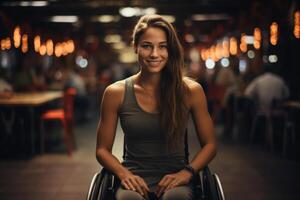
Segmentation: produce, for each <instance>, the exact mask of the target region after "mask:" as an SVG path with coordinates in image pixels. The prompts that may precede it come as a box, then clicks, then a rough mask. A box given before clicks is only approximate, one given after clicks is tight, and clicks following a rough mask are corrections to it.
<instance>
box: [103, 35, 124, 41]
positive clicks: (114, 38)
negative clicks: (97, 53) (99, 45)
mask: <svg viewBox="0 0 300 200" xmlns="http://www.w3.org/2000/svg"><path fill="white" fill-rule="evenodd" d="M121 40H122V38H121V36H120V35H118V34H111V35H106V36H105V37H104V41H105V42H106V43H117V42H120V41H121Z"/></svg>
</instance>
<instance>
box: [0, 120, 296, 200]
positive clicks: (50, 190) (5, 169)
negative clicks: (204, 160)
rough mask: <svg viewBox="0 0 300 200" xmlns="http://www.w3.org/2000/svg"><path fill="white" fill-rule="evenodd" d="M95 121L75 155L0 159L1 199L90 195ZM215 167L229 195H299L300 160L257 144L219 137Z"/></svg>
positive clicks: (82, 128)
mask: <svg viewBox="0 0 300 200" xmlns="http://www.w3.org/2000/svg"><path fill="white" fill-rule="evenodd" d="M96 126H97V122H96V121H94V122H89V123H86V124H81V125H78V126H77V127H76V129H75V132H76V139H77V143H78V150H77V152H76V153H75V154H74V155H73V156H72V157H68V156H67V155H66V154H65V153H64V152H58V151H54V150H53V149H51V150H48V152H47V153H46V154H45V155H42V156H36V157H34V158H32V159H29V160H14V161H3V160H2V161H0V199H1V200H8V199H9V200H18V199H22V200H29V199H30V200H35V199H44V200H60V199H61V200H69V199H70V200H71V199H72V200H82V199H85V197H86V193H87V191H88V187H89V183H90V181H91V179H92V176H93V174H94V173H95V172H97V171H98V169H99V168H100V166H99V165H98V164H97V162H96V160H95V156H94V149H95V138H96V136H95V131H96ZM217 130H218V129H217ZM59 132H60V133H61V130H58V133H59ZM190 132H193V130H192V129H190ZM121 135H122V133H121V131H120V129H118V134H117V137H116V144H115V146H114V153H115V154H116V155H117V156H118V157H120V155H121V150H122V146H123V144H122V140H121V138H122V137H121ZM195 141H196V140H195V137H194V136H193V134H191V136H190V137H189V142H190V151H191V154H193V152H194V151H195V149H197V147H198V144H197V143H195ZM51 145H59V144H57V143H54V144H51ZM210 168H211V170H212V171H213V172H216V173H217V174H218V175H219V177H220V179H221V181H222V184H223V188H224V191H225V194H226V198H227V199H230V200H239V199H243V200H248V199H249V200H254V199H255V200H260V199H261V200H269V199H270V200H271V199H272V200H274V199H278V200H279V199H280V200H285V199H286V200H296V199H297V200H299V199H300V184H299V178H300V162H299V161H293V160H288V159H287V158H284V157H282V156H280V154H278V153H270V152H269V151H268V150H267V149H264V148H261V147H260V146H258V145H251V146H250V145H246V144H241V143H238V142H233V141H230V142H220V144H219V150H218V154H217V156H216V158H215V159H214V160H213V162H212V163H211V164H210Z"/></svg>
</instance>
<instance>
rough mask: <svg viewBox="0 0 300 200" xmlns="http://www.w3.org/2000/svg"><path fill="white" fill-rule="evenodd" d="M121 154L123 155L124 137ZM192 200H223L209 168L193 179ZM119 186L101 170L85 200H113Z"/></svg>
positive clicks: (219, 188)
mask: <svg viewBox="0 0 300 200" xmlns="http://www.w3.org/2000/svg"><path fill="white" fill-rule="evenodd" d="M187 141H188V139H187V133H186V134H185V148H184V150H185V158H186V163H188V158H189V150H188V142H187ZM123 154H125V137H124V146H123ZM192 181H193V182H194V184H193V185H194V188H193V189H194V200H225V194H224V191H223V187H222V184H221V181H220V179H219V176H218V175H217V174H216V173H214V174H212V173H211V171H210V169H209V167H208V166H205V167H204V169H203V170H202V171H201V172H199V174H198V175H195V176H194V177H193V180H192ZM119 184H120V180H119V179H118V178H117V177H116V176H115V175H114V174H113V173H111V172H110V171H108V170H107V169H105V168H102V169H101V171H100V172H98V173H96V174H95V175H94V177H93V179H92V182H91V183H90V187H89V191H88V194H87V197H86V200H115V191H116V190H117V187H118V186H119Z"/></svg>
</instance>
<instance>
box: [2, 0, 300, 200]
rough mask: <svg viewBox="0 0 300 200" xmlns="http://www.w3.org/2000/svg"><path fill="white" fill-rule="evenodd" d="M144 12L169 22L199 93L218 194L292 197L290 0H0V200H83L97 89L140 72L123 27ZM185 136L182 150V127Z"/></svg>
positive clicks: (299, 143)
mask: <svg viewBox="0 0 300 200" xmlns="http://www.w3.org/2000/svg"><path fill="white" fill-rule="evenodd" d="M145 14H159V15H162V16H163V17H164V18H165V19H166V20H168V21H169V22H170V23H172V24H173V25H174V27H175V28H176V31H177V33H178V36H179V40H180V42H181V44H182V46H183V50H184V63H185V66H184V74H185V75H186V76H188V77H190V78H192V79H193V80H195V81H197V82H198V83H200V84H201V86H202V88H203V90H204V92H205V95H206V99H207V106H208V110H209V113H210V115H211V117H212V120H213V122H214V130H215V134H216V136H217V139H218V152H217V155H216V157H215V158H214V159H213V160H212V162H211V163H210V164H209V168H210V170H211V171H212V172H214V173H217V174H218V176H219V178H220V181H221V183H222V188H223V191H224V195H225V197H226V199H229V200H239V199H245V200H247V199H257V200H269V199H272V200H273V199H278V200H283V199H289V200H293V199H295V200H296V199H300V190H299V189H300V188H299V178H300V170H299V169H300V162H299V161H300V156H299V155H300V135H299V134H298V132H300V125H299V124H300V123H299V122H300V121H299V120H300V89H299V87H300V78H299V77H298V74H300V61H299V60H298V58H299V55H300V53H299V52H300V2H299V1H297V0H268V1H261V0H244V1H236V0H189V1H184V0H156V1H155V0H145V1H138V0H37V1H32V0H28V1H23V0H2V1H1V2H0V48H1V49H0V199H2V200H8V199H10V200H11V199H13V200H17V199H23V200H27V199H28V200H29V199H30V200H34V199H45V200H50V199H56V200H58V199H64V200H68V199H73V200H74V199H75V200H76V199H78V200H79V199H85V198H86V197H87V195H88V192H89V185H90V183H91V181H92V178H93V175H94V174H95V173H97V172H99V170H100V169H101V168H102V167H101V165H100V164H99V163H98V162H97V160H96V157H95V148H96V130H97V125H98V121H99V118H100V115H99V114H100V104H101V99H102V95H103V92H104V90H105V88H106V87H107V86H108V85H110V84H111V83H114V82H116V81H119V80H122V79H125V78H127V77H129V76H131V75H133V74H135V73H136V72H138V71H139V64H138V62H137V56H136V53H135V52H134V49H133V46H132V30H133V28H134V25H135V24H136V22H137V20H138V19H139V18H140V17H141V16H143V15H145ZM268 78H269V79H268ZM273 81H274V82H273ZM188 133H189V134H188V142H189V149H190V156H193V155H194V153H195V152H196V151H198V150H199V148H201V147H200V145H199V143H198V142H195V141H197V139H196V136H195V134H193V133H195V128H194V127H193V123H189V126H188ZM297 134H298V135H297ZM122 152H123V132H122V129H121V127H120V126H119V125H118V128H117V134H116V138H115V143H114V147H113V153H114V155H116V156H117V157H118V158H119V159H120V160H121V159H122ZM191 158H192V157H191Z"/></svg>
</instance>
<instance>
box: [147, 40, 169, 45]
mask: <svg viewBox="0 0 300 200" xmlns="http://www.w3.org/2000/svg"><path fill="white" fill-rule="evenodd" d="M141 43H142V44H153V42H150V41H147V40H146V41H142V42H141ZM159 44H167V41H162V42H159Z"/></svg>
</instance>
